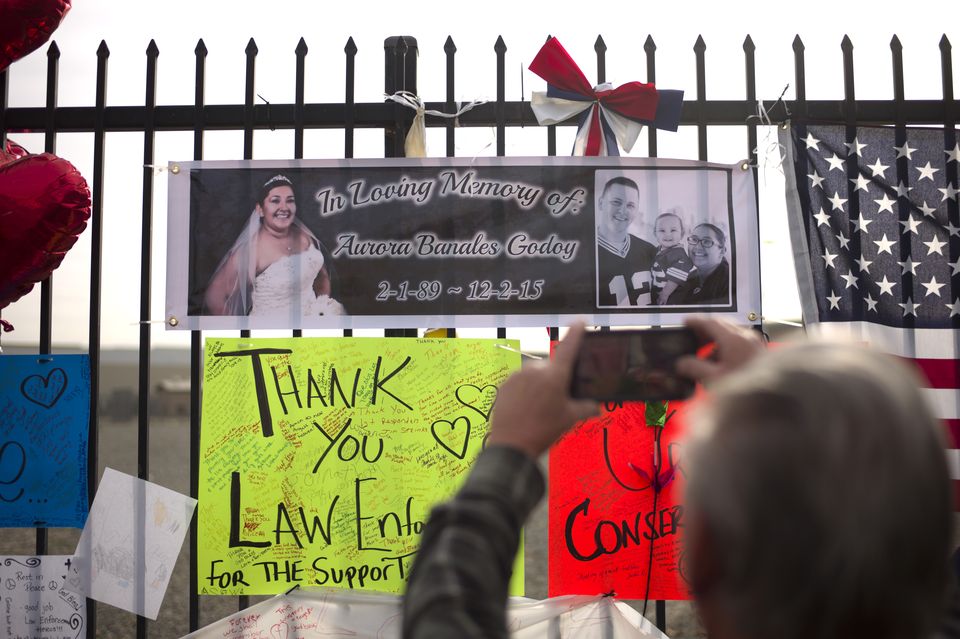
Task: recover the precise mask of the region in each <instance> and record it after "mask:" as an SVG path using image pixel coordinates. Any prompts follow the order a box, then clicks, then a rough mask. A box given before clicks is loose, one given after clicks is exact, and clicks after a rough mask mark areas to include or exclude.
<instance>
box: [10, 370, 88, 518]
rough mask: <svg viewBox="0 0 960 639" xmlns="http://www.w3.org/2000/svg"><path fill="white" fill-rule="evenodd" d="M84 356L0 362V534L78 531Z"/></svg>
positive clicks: (82, 505) (83, 497)
mask: <svg viewBox="0 0 960 639" xmlns="http://www.w3.org/2000/svg"><path fill="white" fill-rule="evenodd" d="M89 423H90V358H89V357H88V356H87V355H0V528H41V527H43V528H82V527H83V524H84V521H85V520H86V518H87V504H88V500H87V441H88V439H87V436H88V432H89Z"/></svg>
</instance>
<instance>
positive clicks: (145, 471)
mask: <svg viewBox="0 0 960 639" xmlns="http://www.w3.org/2000/svg"><path fill="white" fill-rule="evenodd" d="M594 48H595V51H596V79H597V82H598V83H599V82H603V81H605V79H606V77H605V76H606V64H605V52H606V45H605V44H604V42H603V39H602V38H600V37H598V38H597V40H596V43H595V47H594ZM706 48H707V47H706V44H705V42H704V41H703V39H702V38H698V39H697V41H696V43H695V45H694V47H693V51H694V54H695V64H696V90H695V91H693V92H690V91H688V92H687V99H686V100H685V101H684V104H683V111H682V115H681V120H680V122H681V126H694V127H696V131H697V136H698V138H697V139H698V154H697V155H698V159H700V160H707V159H708V158H707V155H708V154H707V130H708V127H713V126H733V127H741V128H743V129H745V131H746V149H745V151H746V152H747V156H748V157H750V158H751V160H752V161H753V162H754V163H756V161H757V135H758V128H759V127H760V126H762V125H763V123H762V121H761V120H760V119H759V118H758V117H756V116H757V113H758V105H759V104H761V102H758V97H757V94H756V72H755V46H754V43H753V40H752V39H751V38H750V37H749V36H747V38H746V39H745V40H744V42H743V69H744V73H745V76H746V92H745V93H746V94H745V95H744V96H743V99H740V100H709V99H707V96H706V72H705V60H706ZM840 48H841V53H842V65H843V86H844V95H843V99H840V100H807V99H806V67H805V64H804V45H803V42H802V41H801V40H800V38H799V36H798V37H797V38H795V39H794V41H793V52H794V81H793V92H794V99H793V100H790V101H782V100H778V99H777V96H768V98H769V99H765V100H763V102H762V104H763V105H765V106H766V108H767V109H768V110H769V115H770V117H771V118H772V119H773V121H774V122H775V123H776V122H779V121H782V120H783V119H784V118H785V117H786V115H787V114H788V113H791V114H793V116H794V117H798V118H808V119H815V120H820V121H835V122H842V123H846V124H851V125H855V124H892V125H901V126H902V125H905V124H925V125H938V126H944V125H945V126H947V127H950V128H952V127H953V126H954V124H955V123H956V121H957V119H958V116H960V102H958V101H957V100H956V99H955V98H954V92H953V67H952V64H953V63H952V49H951V45H950V42H949V41H948V40H947V38H946V36H944V37H943V38H942V39H941V40H940V42H939V48H940V59H941V76H942V83H943V89H942V95H943V98H942V99H940V100H907V99H905V98H904V69H903V55H902V46H901V44H900V41H899V39H898V38H897V37H896V36H894V37H893V39H892V40H891V42H890V51H891V61H892V84H893V95H894V98H893V100H857V99H856V97H855V91H854V71H853V69H854V67H853V43H852V42H851V41H850V39H849V38H847V37H845V38H844V39H843V41H842V43H841V46H840ZM343 51H344V61H343V64H344V66H345V85H344V100H343V102H338V103H306V102H305V101H304V75H305V74H304V69H305V63H306V58H307V55H308V47H307V44H306V42H305V41H304V40H303V39H301V40H300V42H299V44H298V46H297V47H296V91H295V96H296V97H295V100H294V102H293V104H267V103H257V102H256V100H255V98H256V90H255V86H256V82H255V77H256V61H257V53H258V50H257V45H256V43H255V42H254V40H253V39H251V40H250V41H249V43H248V45H247V47H246V50H245V54H246V80H245V90H244V101H243V104H206V103H205V99H204V96H205V92H204V88H205V84H206V75H205V61H206V56H207V49H206V46H205V45H204V42H203V40H200V41H199V42H198V43H197V46H196V49H195V54H196V66H195V72H194V73H195V98H194V103H193V104H177V105H157V104H156V86H157V72H156V68H157V66H156V65H157V57H158V55H159V51H158V48H157V46H156V44H155V43H154V42H153V41H151V42H150V44H149V46H148V47H147V50H146V86H145V95H144V103H143V105H131V106H107V105H106V93H107V68H108V63H109V59H110V50H109V49H108V47H107V43H106V42H101V44H100V47H99V48H98V49H97V54H96V55H97V72H96V90H95V103H94V105H92V106H59V105H58V83H59V71H58V70H59V59H60V51H59V49H58V47H57V45H56V43H53V44H51V45H50V46H49V48H48V50H47V77H46V79H47V83H46V103H45V104H44V105H43V106H31V107H18V108H8V107H7V101H8V100H7V96H8V80H7V74H6V73H0V141H2V140H3V139H4V137H5V135H6V134H7V133H20V132H40V131H42V132H43V134H44V150H45V151H47V152H55V151H56V146H57V136H58V135H59V134H61V133H70V132H84V133H92V134H93V140H94V142H93V174H92V176H88V177H91V179H90V187H91V190H92V196H93V207H92V216H91V223H90V230H89V231H88V233H89V235H90V237H91V247H92V248H91V265H90V307H89V354H90V363H91V367H92V379H91V398H90V448H89V449H90V456H91V459H90V463H89V467H90V473H89V486H90V491H89V493H90V496H91V499H92V496H93V494H94V492H95V488H96V483H97V467H98V464H97V449H98V436H99V432H100V431H99V427H98V426H99V422H100V415H99V412H98V411H99V408H100V405H101V402H100V355H101V322H100V318H101V292H102V289H101V270H102V263H103V260H102V257H103V251H104V247H103V241H102V240H103V224H104V220H103V216H102V213H103V194H104V188H105V185H104V142H105V135H106V134H107V133H108V132H109V133H112V132H118V131H127V132H142V133H143V157H142V164H143V167H144V168H143V190H142V191H143V192H142V220H143V222H142V228H141V235H140V242H141V263H140V320H141V324H140V336H139V389H140V390H139V396H138V405H137V406H138V408H137V416H138V429H137V442H138V445H137V472H138V476H139V477H141V478H147V477H148V476H149V443H150V427H149V419H150V410H149V405H148V399H149V390H150V388H151V385H150V375H151V340H150V329H151V326H150V323H149V322H150V320H151V317H150V308H151V299H152V295H153V292H154V291H152V290H151V284H150V282H151V262H152V251H153V242H152V233H153V219H154V214H155V212H154V211H153V188H154V171H153V169H152V168H151V167H152V165H153V164H154V141H155V136H156V134H157V132H163V131H192V132H193V159H195V160H201V159H203V157H204V133H205V132H208V131H215V130H237V131H243V158H244V159H252V158H253V157H254V148H253V142H254V131H256V130H264V129H289V130H292V131H293V134H294V145H293V149H292V154H293V157H294V158H297V159H300V158H302V157H303V152H304V131H306V130H308V129H336V130H342V131H343V157H344V158H351V157H353V153H354V134H355V131H356V130H357V129H376V130H382V131H383V133H384V156H385V157H397V156H402V155H403V141H404V138H405V135H406V131H407V128H408V127H409V125H410V122H411V120H412V117H413V113H412V112H411V111H410V110H409V109H406V108H404V107H402V106H400V105H397V104H395V103H393V102H383V103H381V102H376V103H357V102H356V101H355V99H354V80H355V66H354V61H355V57H356V54H357V47H356V45H355V44H354V41H353V39H352V38H350V39H348V40H347V43H346V46H345V47H344V49H343ZM443 51H444V55H445V56H446V95H445V97H444V99H443V100H436V101H427V102H426V107H427V108H428V109H437V110H444V111H447V112H452V111H454V110H455V108H456V106H455V100H454V95H455V81H456V74H455V61H456V53H457V47H456V45H455V44H454V42H453V40H452V39H450V38H448V39H447V41H446V43H445V45H444V47H443ZM506 51H507V46H506V44H505V43H504V41H503V39H502V38H498V39H497V41H496V44H495V46H494V52H495V55H496V96H495V97H494V98H493V99H490V100H489V101H488V102H486V103H485V104H482V105H480V106H477V107H476V108H474V109H473V110H471V111H469V112H467V113H465V114H463V115H461V116H460V117H459V118H458V121H457V123H456V124H457V125H458V126H460V127H494V128H495V130H496V153H497V155H501V156H502V155H505V152H506V139H507V135H508V130H509V129H510V128H511V127H520V126H523V125H525V124H526V125H529V124H532V123H533V122H535V121H536V120H535V118H534V116H533V112H532V110H531V109H530V105H529V104H528V103H527V102H525V101H519V102H517V101H507V100H506V99H505V83H506V74H505V55H506ZM644 51H645V53H646V72H647V78H646V80H647V81H648V82H655V81H656V51H657V47H656V44H655V43H654V41H653V39H652V38H650V37H648V38H647V40H646V42H645V44H644ZM430 54H431V55H432V52H431V53H430ZM418 55H419V51H418V47H417V41H416V40H415V39H414V38H412V37H408V36H398V37H391V38H387V39H386V40H385V42H384V91H385V92H386V93H388V94H391V93H394V92H395V91H399V90H406V91H410V92H412V93H417V58H418ZM324 62H325V63H326V64H328V65H332V64H333V61H332V60H327V61H324ZM728 68H729V67H728ZM426 97H428V98H429V97H432V96H426ZM427 126H428V127H445V129H446V149H445V152H446V155H447V156H453V155H454V149H455V144H454V143H455V139H456V128H455V123H454V122H453V120H450V119H442V118H433V117H431V116H428V117H427ZM560 126H574V123H572V122H570V123H565V125H560ZM647 136H648V154H649V156H651V157H655V156H656V155H657V131H656V130H653V129H650V130H649V131H648V133H647ZM556 143H557V139H556V127H555V126H551V127H549V128H548V133H547V145H546V149H544V152H545V153H546V154H547V155H555V154H556V152H557V148H556V147H557V144H556ZM185 154H186V153H185ZM755 179H756V174H755ZM161 214H162V213H161ZM0 231H2V229H0ZM52 330H53V296H52V282H51V281H50V280H47V281H45V282H43V283H42V284H41V292H40V326H39V343H38V344H37V345H36V350H37V352H38V353H40V354H46V353H50V352H51V350H52V348H53V344H52ZM505 332H506V327H501V328H499V329H498V334H499V336H500V337H503V336H505ZM344 333H345V334H347V335H349V334H350V331H344ZM294 334H295V335H298V334H299V332H298V331H295V332H294ZM385 334H386V335H387V336H395V335H408V334H411V333H410V331H408V330H405V329H399V330H395V329H385ZM412 334H416V331H415V330H414V331H413V332H412ZM555 336H556V328H552V329H551V337H555ZM201 342H202V335H201V333H200V332H199V331H193V333H192V335H191V360H190V364H191V374H190V380H191V401H190V407H191V410H190V451H189V454H190V494H191V495H192V496H196V495H197V492H198V491H197V488H198V485H197V484H198V468H199V441H200V380H201V353H202V351H201ZM189 543H190V548H191V552H190V557H191V559H190V577H189V583H190V586H189V592H188V593H179V592H169V593H168V595H167V597H168V599H169V598H171V597H188V598H189V602H188V607H187V608H188V615H189V620H188V623H189V628H190V629H191V630H193V629H196V628H198V627H199V625H200V598H199V596H198V594H197V563H196V554H195V552H193V550H195V549H196V544H197V530H196V520H194V523H193V525H192V527H191V530H190V540H189ZM22 552H24V553H30V552H35V553H36V554H47V552H48V532H47V530H45V529H38V530H37V531H36V545H35V548H33V549H26V548H24V549H23V550H22ZM247 605H248V600H247V598H246V597H240V598H239V606H240V608H244V607H246V606H247ZM96 612H97V607H96V605H95V604H94V602H92V601H90V600H88V603H87V614H88V621H89V626H88V632H87V636H88V637H95V636H97V634H98V631H97V619H96ZM665 617H666V614H665V607H664V605H663V602H657V606H656V618H657V625H658V626H660V627H661V628H664V627H665V623H666V619H665ZM148 625H149V621H148V620H147V619H145V618H143V617H137V624H136V634H137V637H146V636H147V634H148Z"/></svg>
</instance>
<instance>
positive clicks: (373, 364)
mask: <svg viewBox="0 0 960 639" xmlns="http://www.w3.org/2000/svg"><path fill="white" fill-rule="evenodd" d="M500 346H507V347H509V349H512V350H508V349H506V348H500ZM518 350H519V344H518V342H517V341H515V340H479V339H413V338H343V337H337V338H277V339H251V338H237V339H208V340H207V341H206V350H205V356H204V371H203V406H202V418H201V419H202V421H201V435H200V491H199V492H200V494H199V507H198V511H199V515H198V516H199V520H198V521H199V526H198V528H199V539H198V546H199V549H198V581H199V583H198V588H199V592H200V593H201V594H224V595H226V594H274V593H280V592H285V591H287V590H289V589H290V588H291V587H293V586H295V585H298V584H299V585H301V586H304V587H307V586H314V587H333V588H349V589H354V590H377V591H383V592H402V591H403V589H404V584H405V582H406V579H407V577H408V574H409V570H410V567H411V565H412V563H413V559H414V557H415V555H416V550H417V546H418V544H419V541H420V533H421V531H422V529H423V526H424V524H425V523H426V521H427V518H428V516H429V512H430V508H431V507H432V506H433V505H434V504H435V503H437V502H439V501H441V500H443V499H446V498H447V497H449V496H450V495H452V494H453V493H454V492H455V491H456V489H457V488H458V487H459V486H460V484H461V482H462V481H463V479H464V478H465V476H466V473H467V471H468V470H469V468H470V466H471V464H472V462H473V460H474V459H475V458H476V456H477V455H478V454H479V453H480V451H481V449H482V447H483V446H484V444H485V442H486V435H487V426H488V422H489V418H490V412H491V409H492V405H493V402H494V400H495V399H496V393H497V389H498V388H499V386H500V385H501V384H502V383H503V381H504V380H505V379H506V378H507V377H508V376H509V374H510V373H511V372H512V371H513V370H515V369H517V368H519V367H520V356H519V353H518ZM516 563H517V566H516V568H515V573H514V581H513V584H514V586H513V587H512V588H511V592H512V593H514V594H522V590H523V561H522V551H521V553H520V560H518V561H517V562H516Z"/></svg>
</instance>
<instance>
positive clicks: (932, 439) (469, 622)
mask: <svg viewBox="0 0 960 639" xmlns="http://www.w3.org/2000/svg"><path fill="white" fill-rule="evenodd" d="M688 323H689V324H690V325H691V326H692V327H693V328H694V329H695V330H696V331H697V332H699V333H700V334H701V335H703V336H704V337H706V338H708V339H710V340H712V341H713V342H714V343H715V344H716V349H715V357H714V359H713V360H709V361H708V360H697V359H693V358H688V359H686V360H682V361H681V362H680V363H679V364H678V370H679V371H680V372H681V373H683V374H685V375H688V376H690V377H693V378H696V379H698V380H701V381H704V382H705V383H709V384H710V387H711V396H710V399H709V401H708V402H707V403H706V404H705V405H704V406H703V407H702V408H701V410H700V412H699V415H698V416H697V418H696V419H695V422H694V424H693V425H692V426H691V429H692V434H691V437H690V440H689V443H688V449H687V452H686V453H685V454H686V456H687V459H688V460H689V461H688V464H687V470H688V475H687V487H688V488H687V511H686V513H687V515H686V518H687V525H686V542H687V556H688V560H689V569H688V572H687V574H688V576H689V579H690V584H691V589H692V591H693V594H694V596H695V598H696V600H697V602H698V604H699V609H700V613H701V617H702V620H703V623H704V626H705V627H706V630H707V633H708V636H709V637H710V638H711V639H848V638H850V637H865V638H869V639H903V638H907V637H927V636H929V635H930V633H931V632H932V631H933V630H934V629H935V628H936V626H937V625H938V623H939V622H940V620H941V615H942V611H943V604H944V603H945V599H946V592H947V587H948V573H949V570H948V556H949V546H950V540H951V517H952V514H951V510H950V481H949V477H948V473H947V465H946V457H945V454H944V446H943V441H942V434H941V431H940V425H939V423H938V421H937V420H936V419H934V417H933V416H932V415H931V413H930V410H929V409H928V407H927V406H926V404H925V402H924V399H923V397H922V395H921V392H920V391H919V389H918V384H917V379H916V378H915V377H914V375H913V374H912V372H911V371H909V370H907V369H906V368H904V367H903V365H901V364H899V363H897V362H895V361H893V360H892V359H891V358H889V357H887V356H883V355H879V354H877V353H873V352H869V351H866V350H863V349H861V348H857V347H854V346H850V345H821V344H806V345H798V346H794V347H785V348H781V349H776V350H774V351H770V352H765V351H764V350H763V348H762V345H761V344H760V341H759V339H758V338H757V337H756V336H755V335H754V334H752V332H750V331H746V330H744V329H740V328H737V327H734V326H732V325H730V324H727V323H725V322H720V321H716V320H704V319H693V320H690V321H689V322H688ZM582 333H583V327H582V325H577V326H574V327H573V328H572V330H571V331H570V333H569V334H568V336H567V338H566V339H565V340H564V341H563V342H562V343H561V344H560V347H559V349H558V351H557V353H556V357H555V358H554V360H553V361H551V362H549V363H545V364H538V365H531V366H524V368H523V370H521V371H519V372H517V373H515V374H514V375H513V376H512V377H511V378H510V379H509V380H508V381H507V382H506V383H505V384H504V385H503V387H502V388H501V389H500V392H499V395H498V399H497V405H496V408H495V409H494V414H493V418H492V420H491V425H490V437H489V443H488V446H487V448H486V450H485V451H484V452H483V453H481V455H480V457H479V458H478V459H477V462H476V464H475V466H474V469H473V471H472V472H471V474H470V477H469V478H468V479H467V481H466V483H465V484H464V486H463V487H462V488H461V490H460V492H459V493H458V494H457V495H456V496H455V497H454V498H453V499H452V500H451V501H449V502H447V503H446V504H443V505H440V506H438V507H437V508H436V509H435V510H434V512H433V514H432V516H431V518H430V521H429V522H428V524H427V526H426V529H425V531H424V534H423V541H422V544H421V549H420V552H419V554H418V556H417V559H416V561H415V563H414V567H413V570H412V573H411V576H410V582H409V584H408V588H407V594H406V598H405V602H404V622H403V627H404V636H406V637H506V636H508V632H507V629H506V624H505V608H506V598H507V584H508V581H509V577H510V570H511V566H512V563H513V558H514V555H515V553H516V550H517V545H518V539H519V535H520V527H521V526H522V525H523V522H524V520H525V519H526V517H527V516H528V515H529V513H530V511H531V510H532V509H533V507H534V505H535V504H536V503H537V502H538V501H539V499H540V498H541V496H542V495H543V491H544V480H543V476H542V474H541V473H540V471H539V469H538V467H537V464H536V459H537V457H539V456H540V455H541V454H542V453H544V452H545V451H546V450H547V449H548V448H549V447H550V445H551V444H552V443H553V442H554V441H555V440H556V439H557V438H558V437H559V436H560V435H561V434H562V433H563V432H564V431H565V430H566V429H567V428H569V427H570V426H572V425H573V424H574V423H575V422H577V421H579V420H582V419H584V418H586V417H588V416H590V415H591V414H594V413H595V412H596V411H597V406H596V404H595V403H593V402H587V401H583V400H579V401H577V400H573V399H571V398H570V397H569V395H568V392H567V389H568V388H569V381H570V376H571V374H572V367H573V362H574V359H575V354H576V350H577V348H578V345H579V342H580V339H581V338H582Z"/></svg>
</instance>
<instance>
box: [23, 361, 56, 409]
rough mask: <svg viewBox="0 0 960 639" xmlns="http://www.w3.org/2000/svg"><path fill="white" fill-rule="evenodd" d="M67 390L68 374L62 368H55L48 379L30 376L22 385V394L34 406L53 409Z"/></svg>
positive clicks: (48, 374) (48, 375)
mask: <svg viewBox="0 0 960 639" xmlns="http://www.w3.org/2000/svg"><path fill="white" fill-rule="evenodd" d="M65 390H67V374H66V373H65V372H64V370H63V369H62V368H55V369H53V370H52V371H50V372H49V373H47V376H46V377H40V376H39V375H28V376H27V377H25V378H24V379H23V381H22V382H21V383H20V392H21V393H22V394H23V396H24V397H26V398H27V399H29V400H30V401H31V402H33V403H34V404H39V405H40V406H43V407H44V408H52V407H53V405H54V404H56V403H57V400H58V399H60V396H61V395H63V391H65Z"/></svg>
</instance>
